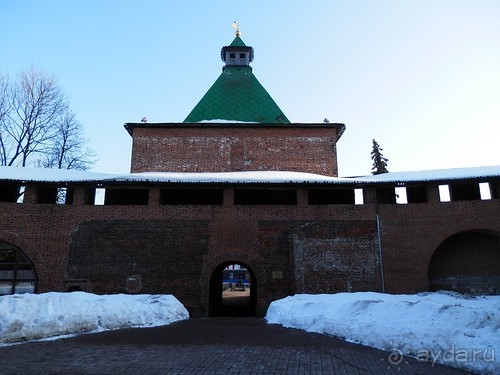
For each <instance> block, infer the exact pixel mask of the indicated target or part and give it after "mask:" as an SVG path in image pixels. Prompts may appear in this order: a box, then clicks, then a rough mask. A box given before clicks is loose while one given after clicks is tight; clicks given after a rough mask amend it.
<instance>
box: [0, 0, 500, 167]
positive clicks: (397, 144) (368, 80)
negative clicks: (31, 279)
mask: <svg viewBox="0 0 500 375" xmlns="http://www.w3.org/2000/svg"><path fill="white" fill-rule="evenodd" d="M235 20H236V21H238V22H239V24H240V28H241V31H242V39H243V40H244V41H245V43H246V44H247V45H250V46H253V47H254V48H255V60H254V62H253V64H252V66H253V72H254V74H255V75H256V77H257V78H258V79H259V81H260V82H261V83H262V84H263V85H264V87H265V88H266V89H267V91H268V92H269V93H270V94H271V96H272V97H273V98H274V100H275V101H276V102H277V103H278V105H279V106H280V107H281V109H282V110H283V111H284V113H285V114H286V115H287V117H288V118H289V119H290V120H291V121H292V122H322V121H323V119H324V118H325V117H327V118H328V119H329V120H330V122H341V123H345V124H346V126H347V129H346V132H345V133H344V135H343V136H342V138H341V139H340V141H339V143H338V152H339V171H340V175H342V176H351V175H360V174H369V173H370V170H371V164H372V163H371V160H370V151H371V140H372V138H375V139H376V140H377V141H378V142H379V143H380V145H381V146H382V147H383V149H384V151H383V153H384V155H385V156H386V157H387V158H389V170H390V171H406V170H422V169H437V168H455V167H468V166H482V165H500V146H499V143H500V21H499V20H500V1H498V0H491V1H486V0H469V1H462V0H414V1H412V0H407V1H400V0H379V1H375V0H366V1H361V0H359V1H347V0H346V1H333V0H325V1H321V0H315V1H308V2H306V1H295V0H286V1H285V0H282V1H280V0H273V1H269V0H267V1H258V0H257V1H214V0H211V1H201V0H199V1H182V0H177V1H174V0H172V1H160V0H158V1H148V0H145V1H138V0H137V1H130V0H106V1H101V0H71V1H69V0H44V1H40V0H0V48H1V49H0V73H1V74H9V75H10V77H11V79H13V78H15V75H16V74H17V72H18V71H19V70H20V69H21V68H26V67H28V66H29V65H35V66H36V67H40V68H42V69H44V70H45V71H47V72H48V73H51V74H53V75H54V76H55V77H56V78H57V79H58V81H59V83H60V84H61V86H62V87H63V89H64V90H65V92H66V93H67V94H68V95H69V97H70V104H71V108H72V109H73V110H74V111H75V112H76V114H77V118H78V119H79V120H80V121H81V122H82V123H83V125H84V127H85V132H86V136H87V137H88V138H90V140H91V146H92V147H93V148H94V150H95V151H96V152H97V155H98V157H99V162H98V163H97V164H96V165H95V167H94V170H96V171H100V172H110V173H127V172H128V171H129V167H130V152H131V138H130V136H129V135H128V133H127V132H126V131H125V130H124V128H123V124H124V123H126V122H139V121H140V120H141V118H142V117H144V116H146V117H147V118H148V119H149V122H177V121H178V122H181V121H183V120H184V118H185V117H186V116H187V115H188V113H189V112H190V111H191V109H192V108H193V107H194V106H195V105H196V103H197V102H198V101H199V100H200V99H201V97H202V96H203V94H204V93H205V92H206V91H207V90H208V89H209V87H210V86H211V85H212V83H213V82H214V81H215V80H216V79H217V77H218V76H219V74H220V72H221V68H222V61H221V60H220V48H221V47H222V46H223V45H228V44H229V43H231V41H232V40H233V38H234V30H233V29H232V28H231V23H232V22H233V21H235Z"/></svg>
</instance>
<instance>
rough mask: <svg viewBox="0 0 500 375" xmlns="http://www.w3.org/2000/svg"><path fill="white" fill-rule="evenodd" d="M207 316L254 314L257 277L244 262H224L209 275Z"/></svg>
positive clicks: (255, 313) (255, 312)
mask: <svg viewBox="0 0 500 375" xmlns="http://www.w3.org/2000/svg"><path fill="white" fill-rule="evenodd" d="M208 312H209V316H256V315H257V278H256V277H255V273H254V272H253V271H252V270H251V269H250V267H248V266H247V265H246V264H244V263H241V262H237V261H235V262H224V263H222V264H220V265H219V266H217V267H216V268H215V270H214V272H213V273H212V276H211V277H210V286H209V300H208Z"/></svg>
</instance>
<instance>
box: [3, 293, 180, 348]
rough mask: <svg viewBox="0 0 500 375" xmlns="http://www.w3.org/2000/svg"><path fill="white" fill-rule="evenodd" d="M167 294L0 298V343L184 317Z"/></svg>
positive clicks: (30, 295)
mask: <svg viewBox="0 0 500 375" xmlns="http://www.w3.org/2000/svg"><path fill="white" fill-rule="evenodd" d="M188 317H189V314H188V312H187V310H186V309H185V308H184V306H183V305H182V304H181V303H180V302H179V301H178V300H177V299H176V298H175V297H174V296H171V295H146V294H143V295H125V294H115V295H95V294H90V293H84V292H73V293H55V292H52V293H45V294H17V295H11V296H2V297H0V343H12V342H17V341H26V340H35V339H41V338H46V337H52V336H60V335H66V334H73V333H83V332H91V331H100V330H108V329H117V328H124V327H145V326H147V327H153V326H161V325H167V324H170V323H173V322H176V321H178V320H183V319H188Z"/></svg>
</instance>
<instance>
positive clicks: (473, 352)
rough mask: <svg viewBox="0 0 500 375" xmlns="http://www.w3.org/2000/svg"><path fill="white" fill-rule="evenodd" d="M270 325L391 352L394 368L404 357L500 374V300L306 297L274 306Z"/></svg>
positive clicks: (438, 296)
mask: <svg viewBox="0 0 500 375" xmlns="http://www.w3.org/2000/svg"><path fill="white" fill-rule="evenodd" d="M266 320H267V322H268V323H275V324H281V325H283V326H284V327H289V328H298V329H303V330H306V331H309V332H318V333H326V334H329V335H334V336H338V337H341V338H344V339H346V340H348V341H353V342H357V343H361V344H364V345H368V346H372V347H375V348H379V349H383V350H388V351H389V352H390V353H392V354H395V355H396V356H393V355H391V356H390V357H389V358H392V362H391V359H390V360H389V362H391V364H398V365H399V363H401V362H402V361H403V358H402V357H401V354H404V355H409V356H413V357H415V358H417V359H418V360H421V361H427V362H432V363H433V364H434V363H436V362H437V363H442V364H444V365H448V366H453V367H458V368H463V369H468V370H473V371H480V372H486V373H500V332H499V331H500V296H487V297H471V296H464V295H459V294H456V293H451V292H437V293H420V294H416V295H389V294H382V293H373V292H363V293H339V294H328V295H327V294H320V295H307V294H302V295H295V296H291V297H287V298H284V299H281V300H278V301H274V302H272V303H271V305H270V306H269V309H268V311H267V315H266ZM398 354H399V356H398Z"/></svg>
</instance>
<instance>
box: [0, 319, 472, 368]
mask: <svg viewBox="0 0 500 375" xmlns="http://www.w3.org/2000/svg"><path fill="white" fill-rule="evenodd" d="M391 373H392V374H464V373H465V372H462V371H459V370H456V369H452V368H449V367H443V366H432V365H431V364H429V363H422V362H418V361H416V360H414V359H411V358H406V357H405V358H404V359H403V360H402V362H401V363H400V364H399V365H391V364H390V363H389V355H388V353H386V352H383V351H379V350H376V349H372V348H368V347H364V346H361V345H355V344H350V343H346V342H344V341H342V340H339V339H336V338H333V337H328V336H324V335H318V334H312V333H307V332H302V331H299V330H293V329H285V328H282V327H280V326H276V325H268V324H266V323H265V321H264V320H262V319H255V318H210V319H191V320H188V321H184V322H179V323H175V324H172V325H170V326H166V327H157V328H143V329H123V330H118V331H110V332H102V333H96V334H88V335H80V336H77V337H73V338H68V339H63V340H57V341H45V342H33V343H26V344H21V345H13V346H7V347H0V374H2V375H3V374H74V375H77V374H113V375H114V374H117V375H118V374H120V375H121V374H148V375H149V374H346V375H352V374H391Z"/></svg>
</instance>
